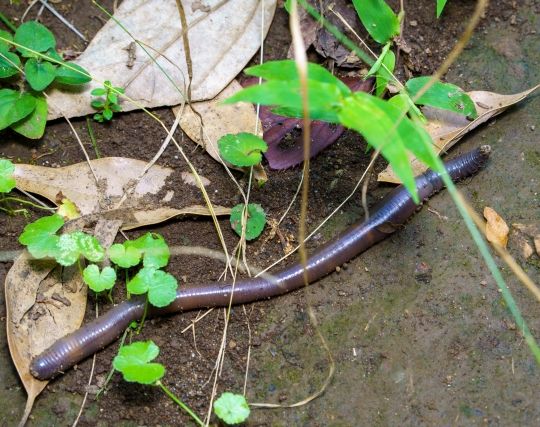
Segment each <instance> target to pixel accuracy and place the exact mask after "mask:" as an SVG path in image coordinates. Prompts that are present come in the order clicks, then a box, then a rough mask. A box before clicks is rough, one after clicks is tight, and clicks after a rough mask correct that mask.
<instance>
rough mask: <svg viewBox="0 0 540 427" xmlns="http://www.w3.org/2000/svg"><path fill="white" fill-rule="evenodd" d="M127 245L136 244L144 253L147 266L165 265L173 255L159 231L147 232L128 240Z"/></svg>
mask: <svg viewBox="0 0 540 427" xmlns="http://www.w3.org/2000/svg"><path fill="white" fill-rule="evenodd" d="M126 246H134V247H136V248H137V249H139V250H140V251H141V252H142V253H143V265H144V266H145V267H154V268H161V267H165V266H166V265H167V264H168V262H169V258H170V256H171V252H170V250H169V246H167V243H165V240H164V239H163V237H162V236H160V235H159V234H157V233H146V234H145V235H143V236H141V237H139V238H138V239H136V240H134V241H132V242H126Z"/></svg>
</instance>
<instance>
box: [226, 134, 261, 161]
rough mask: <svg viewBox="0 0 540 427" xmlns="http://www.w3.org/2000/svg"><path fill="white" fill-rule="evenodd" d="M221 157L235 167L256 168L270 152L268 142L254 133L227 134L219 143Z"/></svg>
mask: <svg viewBox="0 0 540 427" xmlns="http://www.w3.org/2000/svg"><path fill="white" fill-rule="evenodd" d="M218 148H219V153H220V154H221V157H223V159H225V160H226V161H227V162H229V163H231V164H233V165H235V166H241V167H244V166H255V165H256V164H258V163H260V162H261V160H262V153H265V152H266V150H268V145H267V144H266V142H265V141H264V140H263V139H262V138H259V137H258V136H257V135H253V134H252V133H247V132H242V133H237V134H236V135H234V134H227V135H224V136H222V137H221V138H220V139H219V141H218Z"/></svg>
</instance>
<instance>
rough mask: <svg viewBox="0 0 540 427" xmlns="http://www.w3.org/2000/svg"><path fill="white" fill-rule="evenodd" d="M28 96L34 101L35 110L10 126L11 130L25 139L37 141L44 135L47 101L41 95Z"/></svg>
mask: <svg viewBox="0 0 540 427" xmlns="http://www.w3.org/2000/svg"><path fill="white" fill-rule="evenodd" d="M30 95H31V96H32V97H33V98H34V99H35V102H36V108H34V111H32V113H30V114H29V115H28V116H26V117H25V118H24V119H22V120H19V121H18V122H17V123H14V124H12V125H11V129H13V130H14V131H15V132H17V133H20V134H21V135H23V136H25V137H26V138H31V139H39V138H41V137H42V136H43V134H44V133H45V125H46V124H47V112H48V106H47V100H46V99H45V97H44V96H42V95H33V94H30Z"/></svg>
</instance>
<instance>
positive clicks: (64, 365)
mask: <svg viewBox="0 0 540 427" xmlns="http://www.w3.org/2000/svg"><path fill="white" fill-rule="evenodd" d="M490 152H491V148H490V146H488V145H485V146H482V147H480V148H477V149H475V150H473V151H470V152H468V153H465V154H462V155H460V156H458V157H456V158H455V159H453V160H450V161H448V162H446V163H445V168H446V170H447V172H448V174H449V176H450V177H451V178H452V180H454V181H457V180H460V179H463V178H465V177H467V176H470V175H473V174H474V173H475V172H476V171H477V170H478V169H480V168H481V167H482V166H483V165H484V163H485V162H486V160H487V158H488V157H489V154H490ZM416 187H417V190H418V195H419V197H420V200H425V199H427V198H428V197H430V196H431V195H433V194H434V193H436V192H438V191H439V190H441V189H442V187H443V182H442V179H441V176H440V175H439V174H438V173H436V172H433V171H430V170H428V171H427V172H425V173H424V174H422V175H420V176H418V177H417V178H416ZM417 209H418V206H417V204H416V203H415V202H414V201H413V199H412V197H411V195H410V194H409V193H408V191H407V190H406V189H405V188H404V187H403V186H399V187H396V188H395V189H394V190H393V191H391V192H390V193H389V195H388V196H386V197H385V198H384V199H383V200H382V201H381V202H380V203H379V204H378V205H377V206H376V207H375V208H374V210H373V214H372V215H371V216H370V217H369V219H368V220H366V221H364V222H361V223H358V224H355V225H352V226H351V227H350V228H348V229H347V230H346V231H344V232H343V233H342V234H340V235H339V236H337V237H336V238H334V239H333V240H331V241H330V242H328V243H326V244H325V245H323V246H321V247H319V248H318V249H316V250H315V251H314V253H313V254H312V255H311V256H310V257H309V258H308V261H307V267H306V269H307V277H308V281H309V283H311V282H314V281H315V280H317V279H319V278H321V277H323V276H325V275H327V274H329V273H330V272H332V271H333V270H335V269H336V267H338V266H340V265H342V264H343V263H345V262H347V261H349V260H351V259H352V258H354V257H355V256H356V255H358V254H360V253H361V252H363V251H365V250H366V249H368V248H369V247H371V246H372V245H374V244H375V243H377V242H379V241H381V240H383V239H384V238H385V237H386V236H388V235H389V234H391V233H393V232H394V231H396V230H397V229H399V228H400V227H402V226H403V225H404V224H405V222H406V221H407V219H408V218H409V217H410V216H411V215H412V214H413V213H414V212H415V211H416V210H417ZM303 284H304V278H303V266H302V264H301V263H297V264H294V265H291V266H289V267H285V268H284V269H282V270H280V271H278V272H277V273H274V274H273V275H272V279H269V278H268V277H256V278H249V279H244V280H239V281H237V282H236V283H235V285H234V292H233V297H232V303H233V304H243V303H249V302H253V301H258V300H262V299H266V298H271V297H275V296H278V295H281V294H284V293H287V292H290V291H292V290H295V289H298V288H300V287H301V286H302V285H303ZM232 289H233V284H232V282H229V283H226V282H223V283H221V282H218V283H209V284H205V285H199V286H185V287H182V289H180V290H179V291H178V292H177V294H176V298H175V300H174V301H173V302H172V303H171V304H170V305H168V306H166V307H163V308H155V307H154V308H150V307H149V310H148V316H161V315H166V314H170V313H177V312H183V311H188V310H193V309H200V308H205V307H218V306H227V305H228V304H229V300H230V298H231V290H232ZM144 306H145V299H144V298H142V297H138V298H133V299H130V300H127V301H124V302H122V303H121V304H119V305H117V306H116V307H114V308H112V309H111V310H109V311H108V312H107V313H106V314H104V315H102V316H101V317H99V318H98V319H96V320H94V321H93V322H90V323H88V324H87V325H85V326H83V327H81V328H80V329H78V330H77V331H75V332H72V333H71V334H69V335H66V336H65V337H63V338H61V339H59V340H58V341H56V342H55V343H54V344H53V345H52V346H51V347H49V348H48V349H47V350H45V351H44V352H43V353H41V354H40V355H38V356H36V357H35V358H34V359H33V360H32V362H31V365H30V372H31V373H32V375H33V376H34V377H36V378H38V379H40V380H46V379H49V378H52V377H53V376H55V375H57V374H58V373H61V372H63V371H65V370H66V369H68V368H70V367H72V366H73V365H75V364H76V363H78V362H80V361H81V360H83V359H85V358H86V357H88V356H90V355H92V354H94V353H95V352H97V351H98V350H100V349H102V348H104V347H105V346H106V345H108V344H110V343H111V342H112V341H114V340H115V339H116V338H118V336H119V335H120V334H121V333H122V331H124V329H125V328H126V327H127V326H128V325H129V324H130V323H131V322H132V321H134V320H138V319H140V318H141V317H142V315H143V312H144Z"/></svg>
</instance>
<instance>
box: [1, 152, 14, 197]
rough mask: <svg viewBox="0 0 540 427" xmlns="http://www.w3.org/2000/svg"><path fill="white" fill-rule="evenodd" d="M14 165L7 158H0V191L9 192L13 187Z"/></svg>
mask: <svg viewBox="0 0 540 427" xmlns="http://www.w3.org/2000/svg"><path fill="white" fill-rule="evenodd" d="M13 172H15V166H14V165H13V163H11V162H10V161H9V160H7V159H0V193H9V192H10V191H11V190H13V189H14V188H15V178H13Z"/></svg>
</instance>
